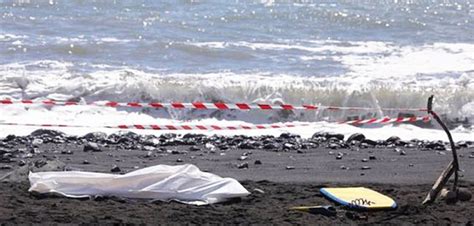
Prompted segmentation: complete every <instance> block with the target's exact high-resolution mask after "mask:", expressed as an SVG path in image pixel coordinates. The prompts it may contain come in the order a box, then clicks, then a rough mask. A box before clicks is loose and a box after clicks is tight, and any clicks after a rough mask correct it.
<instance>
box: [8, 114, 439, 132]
mask: <svg viewBox="0 0 474 226" xmlns="http://www.w3.org/2000/svg"><path fill="white" fill-rule="evenodd" d="M430 120H431V118H430V116H423V117H406V118H388V117H386V118H382V119H376V118H374V119H366V120H352V121H345V122H340V123H343V124H351V125H363V124H389V123H402V122H417V121H423V122H428V121H430ZM0 125H7V126H35V127H74V128H98V127H100V128H107V129H139V130H251V129H279V128H293V127H299V126H311V124H310V123H286V124H260V125H237V126H223V125H184V124H180V125H143V124H133V125H116V126H87V125H66V124H40V123H38V124H35V123H8V122H0Z"/></svg>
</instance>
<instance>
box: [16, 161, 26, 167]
mask: <svg viewBox="0 0 474 226" xmlns="http://www.w3.org/2000/svg"><path fill="white" fill-rule="evenodd" d="M18 165H19V166H24V165H26V162H25V160H20V161H19V162H18Z"/></svg>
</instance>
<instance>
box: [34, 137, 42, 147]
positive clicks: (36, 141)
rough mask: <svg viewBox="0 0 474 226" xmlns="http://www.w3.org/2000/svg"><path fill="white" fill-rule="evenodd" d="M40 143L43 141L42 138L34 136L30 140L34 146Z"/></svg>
mask: <svg viewBox="0 0 474 226" xmlns="http://www.w3.org/2000/svg"><path fill="white" fill-rule="evenodd" d="M42 143H43V140H42V139H38V138H35V139H33V141H31V144H32V145H35V146H37V145H40V144H42Z"/></svg>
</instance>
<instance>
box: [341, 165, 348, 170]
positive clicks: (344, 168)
mask: <svg viewBox="0 0 474 226" xmlns="http://www.w3.org/2000/svg"><path fill="white" fill-rule="evenodd" d="M339 168H340V169H342V170H348V169H349V167H347V166H344V165H343V166H341V167H339Z"/></svg>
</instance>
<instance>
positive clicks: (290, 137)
mask: <svg viewBox="0 0 474 226" xmlns="http://www.w3.org/2000/svg"><path fill="white" fill-rule="evenodd" d="M299 137H300V136H299V135H296V134H291V133H282V134H280V138H283V139H292V138H299Z"/></svg>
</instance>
